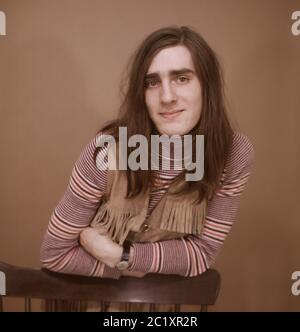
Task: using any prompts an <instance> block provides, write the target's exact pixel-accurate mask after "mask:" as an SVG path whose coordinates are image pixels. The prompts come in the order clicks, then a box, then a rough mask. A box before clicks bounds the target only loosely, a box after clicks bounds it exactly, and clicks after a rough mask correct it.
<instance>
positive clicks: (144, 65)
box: [94, 26, 233, 201]
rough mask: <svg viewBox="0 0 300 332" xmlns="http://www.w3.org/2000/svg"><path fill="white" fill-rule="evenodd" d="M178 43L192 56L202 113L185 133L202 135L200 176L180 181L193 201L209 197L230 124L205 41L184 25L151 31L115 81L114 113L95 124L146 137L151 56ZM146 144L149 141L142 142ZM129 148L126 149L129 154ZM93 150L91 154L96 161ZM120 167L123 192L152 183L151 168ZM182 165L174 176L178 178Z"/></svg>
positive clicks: (150, 127) (225, 152) (152, 129)
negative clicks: (118, 101)
mask: <svg viewBox="0 0 300 332" xmlns="http://www.w3.org/2000/svg"><path fill="white" fill-rule="evenodd" d="M177 45H184V46H185V47H187V48H188V50H189V51H190V53H191V55H192V59H193V62H194V66H195V70H196V74H197V76H198V78H199V80H200V82H201V86H202V112H201V117H200V120H199V122H198V123H197V124H196V125H195V127H194V129H193V130H192V132H191V133H190V134H192V135H196V134H198V135H205V144H204V165H205V166H204V176H203V178H202V179H201V180H200V181H189V182H186V186H185V187H184V190H183V192H184V191H190V190H194V189H197V190H198V192H199V201H201V200H202V199H203V198H207V199H209V198H211V197H212V196H213V194H214V193H215V191H216V190H217V188H218V186H219V182H220V179H221V175H222V172H223V169H224V166H225V162H226V159H227V155H228V152H229V149H230V146H231V144H232V137H233V129H232V126H231V124H230V121H229V118H228V116H227V114H226V108H225V98H224V82H223V76H222V71H221V68H220V64H219V61H218V59H217V56H216V54H215V53H214V51H213V50H212V49H211V48H210V46H209V45H208V44H207V42H206V41H205V40H204V39H203V38H202V37H201V36H200V35H199V34H198V33H197V32H195V31H194V30H193V29H191V28H190V27H186V26H182V27H177V26H169V27H166V28H162V29H159V30H157V31H154V32H153V33H151V34H150V35H149V36H148V37H147V38H146V39H145V40H144V41H143V42H142V43H141V45H140V46H139V47H138V48H137V50H136V52H135V53H134V54H133V56H132V58H131V60H130V62H129V64H128V67H127V68H128V71H127V75H126V77H125V81H123V82H122V84H121V92H122V91H123V96H122V97H123V100H122V103H121V105H120V108H119V116H118V118H117V119H116V120H113V121H112V122H110V123H109V124H107V125H105V126H104V127H102V128H101V129H100V131H99V132H103V131H104V132H105V133H106V134H109V135H112V136H114V137H115V139H116V140H118V130H119V127H127V132H128V137H130V136H131V135H135V134H141V135H144V136H145V137H146V138H147V141H148V142H150V141H151V134H153V133H154V132H155V130H156V129H155V126H154V124H153V122H152V120H151V119H150V117H149V114H148V110H147V107H146V104H145V76H146V74H147V71H148V68H149V66H150V64H151V62H152V59H153V58H154V56H155V55H156V54H157V53H158V52H159V51H160V50H162V49H164V48H167V47H171V46H177ZM148 145H150V144H148ZM132 150H134V149H133V148H128V155H129V153H130V152H131V151H132ZM96 155H97V150H96V151H95V155H94V159H95V162H96ZM124 172H126V175H127V179H128V192H127V197H128V198H130V197H135V196H136V195H138V194H139V193H141V192H144V191H146V189H147V188H149V186H151V185H152V184H153V171H151V170H150V169H149V170H138V171H132V170H130V169H129V168H128V169H127V170H126V171H124ZM185 172H187V171H186V170H185V171H184V172H183V173H182V174H181V175H180V176H179V177H178V179H183V177H184V175H185Z"/></svg>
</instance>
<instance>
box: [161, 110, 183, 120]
mask: <svg viewBox="0 0 300 332" xmlns="http://www.w3.org/2000/svg"><path fill="white" fill-rule="evenodd" d="M183 111H184V110H174V111H170V112H162V113H159V115H161V116H162V117H163V118H165V119H174V118H176V117H178V116H179V115H180V114H181V113H182V112H183Z"/></svg>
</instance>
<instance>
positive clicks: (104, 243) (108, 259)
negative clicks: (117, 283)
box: [80, 227, 123, 268]
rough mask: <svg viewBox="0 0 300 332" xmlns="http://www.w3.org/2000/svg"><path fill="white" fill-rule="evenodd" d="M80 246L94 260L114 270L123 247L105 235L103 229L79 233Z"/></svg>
mask: <svg viewBox="0 0 300 332" xmlns="http://www.w3.org/2000/svg"><path fill="white" fill-rule="evenodd" d="M80 244H81V245H82V246H83V248H84V249H85V250H86V251H87V252H88V253H90V254H91V255H92V256H94V257H95V258H96V259H98V260H100V261H101V262H103V263H104V264H105V265H108V266H109V267H111V268H114V267H115V266H116V264H117V263H118V262H119V261H120V259H121V257H122V252H123V247H122V246H120V245H118V244H117V243H115V242H113V241H112V240H111V239H110V237H109V236H107V235H106V232H105V229H95V228H92V227H88V228H85V229H84V230H83V231H82V232H81V233H80Z"/></svg>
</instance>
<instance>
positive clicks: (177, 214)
mask: <svg viewBox="0 0 300 332" xmlns="http://www.w3.org/2000/svg"><path fill="white" fill-rule="evenodd" d="M205 207H206V205H205V201H203V202H201V203H200V204H197V205H193V206H191V204H189V203H186V202H184V203H180V202H178V201H176V200H167V201H166V203H165V206H164V211H163V215H162V218H161V224H160V229H163V230H167V231H172V232H177V233H186V234H200V233H201V231H202V228H203V224H204V220H205V215H206V211H205V210H206V209H205Z"/></svg>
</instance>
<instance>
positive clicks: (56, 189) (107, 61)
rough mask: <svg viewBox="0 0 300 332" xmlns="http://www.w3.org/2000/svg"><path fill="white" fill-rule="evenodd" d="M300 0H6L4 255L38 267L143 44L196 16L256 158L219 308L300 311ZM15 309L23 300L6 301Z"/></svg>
mask: <svg viewBox="0 0 300 332" xmlns="http://www.w3.org/2000/svg"><path fill="white" fill-rule="evenodd" d="M296 10H300V2H299V1H293V0H289V1H285V0H263V1H261V0H252V1H250V0H249V1H248V0H243V1H240V0H226V1H225V0H224V1H223V0H209V1H208V0H197V1H192V0H187V1H179V0H164V1H159V0H154V1H151V2H150V1H138V0H127V1H121V0H119V1H116V0H113V1H104V0H103V1H101V0H98V1H97V0H89V1H83V0H60V1H58V0H55V1H47V0H26V1H22V0H0V11H3V12H4V13H5V14H6V20H7V22H6V24H7V31H6V32H7V35H6V36H0V112H1V114H0V153H1V163H0V179H1V186H0V190H1V199H0V211H1V221H0V223H1V224H0V260H1V261H4V262H7V263H10V264H16V265H22V266H28V267H38V266H39V265H40V264H39V248H40V244H41V241H42V237H43V235H44V232H45V230H46V227H47V224H48V222H49V219H50V216H51V213H52V211H53V209H54V208H55V206H56V205H57V203H58V201H59V200H60V198H61V197H62V195H63V193H64V191H65V189H66V187H67V184H68V181H69V177H70V175H71V170H72V167H73V164H74V162H75V160H76V159H77V158H78V156H79V154H80V152H81V150H82V148H83V147H84V146H85V145H86V144H87V143H88V141H89V140H90V139H91V138H92V137H93V135H94V134H95V133H96V131H97V130H98V129H99V128H100V127H101V125H102V124H103V123H104V121H106V120H109V119H111V118H113V117H114V116H116V114H117V113H116V110H117V108H118V105H119V101H120V98H119V82H120V79H121V75H122V73H123V70H124V68H125V65H126V63H127V61H128V59H129V57H130V55H131V54H132V52H133V51H134V50H135V49H136V47H137V46H138V44H139V43H140V42H141V41H142V40H143V39H144V38H145V37H146V36H147V35H148V34H149V33H151V32H152V31H154V30H156V29H158V28H161V27H163V26H167V25H170V24H177V25H189V26H192V27H193V28H195V29H196V30H197V31H198V32H200V34H202V35H203V37H204V38H205V39H206V40H207V41H208V43H209V44H210V45H211V47H212V48H213V49H214V50H215V51H216V53H217V54H218V55H219V57H220V59H221V63H222V66H223V67H224V72H225V80H226V92H227V99H228V104H229V105H230V114H231V117H232V118H233V120H234V123H236V124H238V129H239V130H240V131H241V132H242V133H244V134H246V135H247V136H248V137H249V138H250V140H251V141H252V143H253V145H254V148H255V164H254V168H253V171H252V175H251V177H250V181H249V183H248V186H247V188H246V190H245V192H244V194H243V196H242V198H241V201H240V206H239V211H238V215H237V220H236V224H235V225H234V226H233V228H232V231H231V233H230V234H229V236H228V238H227V240H226V241H225V244H224V246H223V249H222V252H221V254H220V255H219V256H218V259H217V263H216V264H215V267H216V268H217V269H218V270H219V271H220V272H221V275H222V286H221V292H220V296H219V298H218V301H217V305H216V306H214V307H213V308H211V310H214V311H233V310H238V311H279V310H280V311H299V310H300V296H298V297H297V296H293V295H292V293H291V285H292V280H291V274H292V272H293V271H296V270H300V259H299V252H300V250H299V249H300V245H299V240H300V222H299V219H300V218H299V217H300V209H299V169H300V161H299V142H300V134H299V122H300V117H299V112H297V106H298V108H299V105H300V93H299V78H300V63H299V59H300V35H299V36H294V35H293V34H292V32H291V26H292V23H293V21H292V20H291V14H292V12H293V11H296ZM6 301H7V305H8V308H9V310H19V302H18V301H15V300H6Z"/></svg>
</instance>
